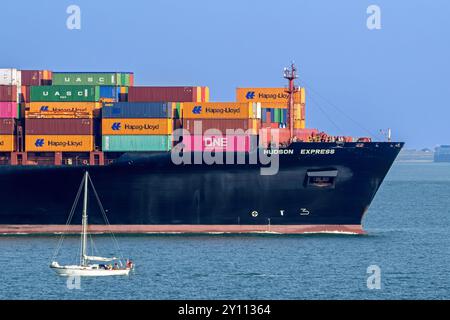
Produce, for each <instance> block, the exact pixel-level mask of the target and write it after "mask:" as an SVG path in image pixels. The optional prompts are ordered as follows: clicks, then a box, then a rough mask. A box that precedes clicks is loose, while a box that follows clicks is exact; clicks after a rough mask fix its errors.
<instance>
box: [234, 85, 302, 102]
mask: <svg viewBox="0 0 450 320" xmlns="http://www.w3.org/2000/svg"><path fill="white" fill-rule="evenodd" d="M288 98H289V95H288V94H287V93H286V88H237V89H236V101H237V102H261V103H262V102H272V103H286V104H287V103H288V100H289V99H288ZM294 102H296V103H299V102H300V92H297V93H296V94H295V96H294Z"/></svg>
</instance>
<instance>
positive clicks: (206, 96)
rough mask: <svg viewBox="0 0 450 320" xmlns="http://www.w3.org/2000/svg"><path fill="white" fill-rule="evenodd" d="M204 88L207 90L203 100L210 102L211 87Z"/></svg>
mask: <svg viewBox="0 0 450 320" xmlns="http://www.w3.org/2000/svg"><path fill="white" fill-rule="evenodd" d="M203 90H204V91H205V98H204V101H203V102H209V87H203Z"/></svg>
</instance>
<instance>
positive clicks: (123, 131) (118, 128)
mask: <svg viewBox="0 0 450 320" xmlns="http://www.w3.org/2000/svg"><path fill="white" fill-rule="evenodd" d="M172 132H173V120H172V119H158V118H145V119H144V118H142V119H132V118H127V119H115V118H108V119H102V134H103V135H169V134H172Z"/></svg>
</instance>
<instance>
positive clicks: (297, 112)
mask: <svg viewBox="0 0 450 320" xmlns="http://www.w3.org/2000/svg"><path fill="white" fill-rule="evenodd" d="M303 108H304V106H303V105H301V104H300V103H296V104H294V120H303V116H302V115H303V112H302V109H303Z"/></svg>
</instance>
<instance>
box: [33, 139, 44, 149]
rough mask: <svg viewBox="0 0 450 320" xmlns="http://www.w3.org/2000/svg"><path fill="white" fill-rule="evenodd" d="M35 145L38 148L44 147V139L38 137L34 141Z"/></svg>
mask: <svg viewBox="0 0 450 320" xmlns="http://www.w3.org/2000/svg"><path fill="white" fill-rule="evenodd" d="M34 145H35V146H36V147H38V148H40V147H43V146H44V139H36V142H35V143H34Z"/></svg>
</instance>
